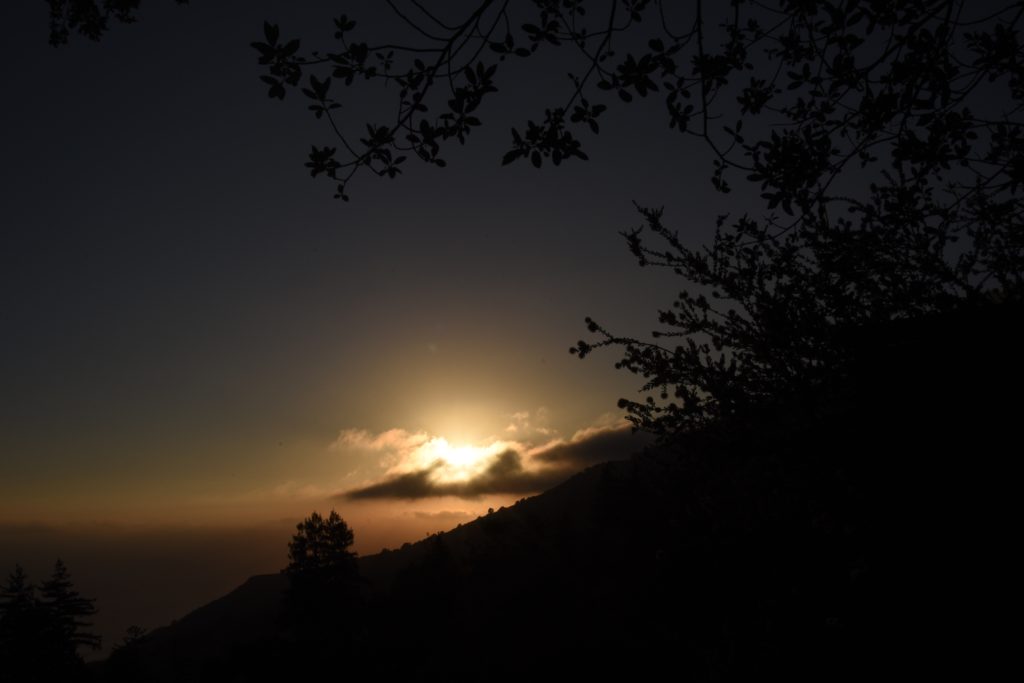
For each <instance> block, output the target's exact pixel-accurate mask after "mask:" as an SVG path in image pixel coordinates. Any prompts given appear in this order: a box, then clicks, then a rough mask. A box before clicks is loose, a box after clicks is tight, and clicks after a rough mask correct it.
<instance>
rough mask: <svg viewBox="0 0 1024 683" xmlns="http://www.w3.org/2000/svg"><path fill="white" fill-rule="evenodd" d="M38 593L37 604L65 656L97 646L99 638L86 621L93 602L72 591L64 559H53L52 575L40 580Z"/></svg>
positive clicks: (75, 655) (94, 609)
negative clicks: (38, 600)
mask: <svg viewBox="0 0 1024 683" xmlns="http://www.w3.org/2000/svg"><path fill="white" fill-rule="evenodd" d="M40 593H41V595H42V599H41V600H40V604H41V606H42V607H43V609H45V610H46V612H47V614H48V618H49V620H50V622H51V625H52V626H51V628H53V629H54V630H55V632H56V635H57V636H58V639H57V640H58V642H59V643H60V644H61V646H62V647H63V648H64V649H66V650H67V651H68V652H67V654H68V656H69V657H72V658H73V657H77V651H78V648H80V647H87V648H90V649H93V650H98V649H99V648H100V645H101V639H100V637H99V636H97V635H96V634H94V633H91V632H90V631H89V628H90V627H91V626H92V623H91V622H89V621H87V619H88V618H89V617H92V616H95V614H96V605H95V602H96V601H95V600H93V599H90V598H84V597H82V596H81V595H80V594H79V593H78V591H76V590H75V588H74V585H73V584H72V583H71V577H70V576H69V575H68V570H67V567H66V566H65V565H64V562H62V561H61V560H57V562H56V564H54V567H53V574H52V575H51V576H50V578H49V579H48V580H47V581H45V582H44V583H43V585H42V586H41V588H40Z"/></svg>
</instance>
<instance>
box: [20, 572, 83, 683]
mask: <svg viewBox="0 0 1024 683" xmlns="http://www.w3.org/2000/svg"><path fill="white" fill-rule="evenodd" d="M94 603H95V601H94V600H91V599H88V598H84V597H82V596H81V595H80V594H79V593H78V591H76V590H75V588H74V584H73V583H72V581H71V577H70V575H69V574H68V570H67V567H66V566H65V565H64V563H63V562H62V561H61V560H57V562H56V563H55V565H54V569H53V573H52V574H51V575H50V578H49V579H47V580H46V581H44V582H43V583H42V585H41V586H40V588H39V590H38V591H37V590H36V587H35V586H34V585H33V584H32V583H31V582H30V581H29V578H28V575H27V574H26V573H25V571H24V569H22V568H21V566H20V565H19V566H16V567H15V568H14V571H13V572H12V573H11V574H10V576H9V577H8V579H7V582H6V584H4V585H3V586H2V587H0V674H2V675H9V676H11V680H51V677H53V678H52V680H76V677H77V676H80V675H82V674H83V671H84V667H83V660H82V657H81V655H80V654H79V649H80V648H83V647H84V648H90V649H93V650H96V649H99V647H100V638H99V636H97V635H95V634H94V633H92V631H91V627H92V624H91V623H90V622H89V618H90V617H92V616H93V615H95V614H96V607H95V604H94ZM5 680H6V679H5Z"/></svg>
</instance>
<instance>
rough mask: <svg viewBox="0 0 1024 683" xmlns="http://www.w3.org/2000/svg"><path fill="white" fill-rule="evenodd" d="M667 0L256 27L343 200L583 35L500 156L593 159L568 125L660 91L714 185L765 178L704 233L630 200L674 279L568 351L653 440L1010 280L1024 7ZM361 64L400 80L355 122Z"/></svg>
mask: <svg viewBox="0 0 1024 683" xmlns="http://www.w3.org/2000/svg"><path fill="white" fill-rule="evenodd" d="M389 4H390V3H389ZM514 5H515V7H516V8H518V7H523V6H525V7H526V8H527V9H526V11H529V12H531V14H530V15H529V16H527V17H526V19H527V20H526V21H525V22H524V21H522V20H521V19H518V18H516V17H513V13H512V10H513V6H514ZM681 5H684V7H682V8H681V7H680V6H677V5H674V4H673V3H666V2H662V1H657V0H606V1H604V2H600V1H598V0H594V1H592V2H585V1H583V0H534V1H533V2H532V3H526V2H524V3H521V4H520V3H511V2H509V1H503V2H498V1H497V0H484V1H483V2H480V3H479V4H478V5H477V6H476V7H475V8H474V9H473V11H471V12H469V13H467V14H466V15H464V18H462V19H459V20H455V21H453V20H449V19H447V18H446V17H444V16H441V15H439V14H436V13H432V12H431V11H430V10H429V9H427V8H426V7H424V6H423V5H422V4H420V3H418V2H413V3H412V7H410V8H409V11H408V12H406V11H403V10H402V9H400V8H398V7H396V6H395V5H394V4H392V5H391V6H392V7H393V8H394V10H395V13H396V15H397V16H398V17H399V18H400V19H401V20H402V21H403V22H405V23H406V24H409V25H410V26H412V28H413V29H414V30H415V31H416V32H418V33H419V34H420V36H421V37H422V42H421V43H417V44H401V45H400V44H396V43H395V42H393V41H388V40H384V41H380V42H379V43H377V44H374V43H370V42H364V41H362V40H357V39H356V38H355V37H354V35H355V34H354V31H355V28H356V23H355V22H354V21H353V20H351V19H350V18H348V17H347V16H341V17H339V18H337V19H335V21H334V28H335V29H336V30H335V33H334V38H335V42H334V43H332V44H331V45H330V46H328V47H327V48H326V49H323V50H313V51H309V52H302V51H301V47H302V42H301V41H300V40H299V39H298V38H285V37H282V35H281V31H280V30H279V28H278V27H277V26H275V25H271V24H267V25H266V26H265V27H264V40H262V41H259V42H256V43H253V46H254V47H255V49H256V50H257V51H258V53H259V62H260V64H262V65H264V66H265V68H266V73H265V74H264V75H263V76H262V79H263V81H264V82H265V83H266V84H267V85H268V88H269V89H268V95H269V96H270V97H271V98H280V99H284V97H285V96H286V93H287V92H288V91H289V89H296V90H298V91H299V93H300V94H301V95H302V96H303V97H305V98H306V100H308V102H309V105H308V108H309V110H310V111H311V112H312V113H313V114H314V116H315V117H316V118H317V119H321V120H323V121H325V122H326V125H327V126H328V128H329V130H330V132H331V133H332V134H333V135H334V136H335V137H336V139H337V142H338V144H337V145H336V146H324V147H317V146H314V147H313V149H312V151H311V152H310V155H309V161H308V163H307V164H306V166H307V167H308V168H309V170H310V172H311V174H312V175H313V176H314V177H316V176H323V177H327V178H329V179H330V180H331V181H332V182H333V183H334V184H335V186H336V195H335V196H337V197H341V198H343V199H347V198H348V187H349V185H350V183H351V182H352V181H353V179H354V178H355V177H356V175H357V174H358V173H359V172H360V171H369V172H371V173H372V174H376V175H378V176H386V177H390V178H394V177H396V176H397V175H398V174H399V173H400V172H401V169H402V166H403V164H405V163H407V162H408V160H409V159H419V160H421V161H423V162H425V163H428V164H434V165H438V166H443V165H444V164H445V162H444V159H443V157H442V156H441V154H442V146H443V145H444V144H446V143H451V142H452V141H458V142H459V143H464V142H465V141H466V139H467V138H468V136H469V135H470V134H471V133H472V132H473V131H474V130H475V129H476V128H478V127H479V126H480V125H481V119H480V116H481V114H480V111H481V105H482V103H483V102H484V101H485V99H487V98H490V97H491V96H492V94H493V93H495V92H497V91H498V85H497V83H498V80H497V72H498V69H499V67H500V66H501V64H502V62H504V61H505V60H507V59H509V58H530V57H533V56H535V55H538V54H541V53H542V52H544V51H548V50H551V49H557V48H562V49H565V48H574V49H575V50H577V51H578V53H579V54H580V55H581V57H582V59H581V62H582V64H581V68H580V70H578V71H577V72H576V73H574V74H570V75H571V76H572V83H573V87H572V88H571V89H570V92H569V93H568V94H567V96H566V99H565V101H564V102H562V103H560V104H559V105H557V106H553V107H550V108H548V109H546V110H545V113H544V116H543V118H542V119H539V120H538V121H528V122H527V123H526V125H525V127H523V128H514V129H513V130H512V140H511V148H510V149H509V151H508V152H507V153H506V154H505V156H504V158H503V160H502V162H503V163H506V164H507V163H512V162H514V161H516V160H520V159H528V160H529V161H530V162H531V163H532V164H533V165H534V166H538V167H539V166H541V165H542V164H543V163H544V162H545V161H551V162H552V163H554V164H555V165H558V164H560V163H561V162H563V161H567V160H570V159H573V158H577V159H581V160H585V159H586V158H587V156H586V154H585V152H584V151H583V147H582V143H581V142H580V139H579V138H578V137H577V133H578V131H581V130H582V131H587V130H589V131H591V132H593V133H598V132H599V130H600V128H599V123H598V120H599V118H600V116H601V114H602V113H603V112H604V111H606V110H607V108H608V107H610V106H612V105H614V104H617V103H618V102H620V101H621V102H622V103H627V104H628V103H629V102H631V101H634V100H636V99H642V98H645V97H648V96H662V97H664V103H665V114H666V116H665V122H666V124H667V128H669V129H674V130H675V131H677V132H679V133H682V134H685V135H690V136H695V137H696V138H698V139H700V140H701V141H703V142H704V143H705V144H706V145H707V147H708V148H709V149H710V151H711V154H712V156H713V161H712V168H711V182H712V184H713V186H714V188H715V189H716V190H717V191H718V192H719V193H723V194H728V193H730V192H732V191H733V189H734V187H733V184H734V183H735V182H736V177H737V176H739V177H740V179H741V180H744V181H746V182H747V183H750V184H751V185H750V186H749V189H753V191H754V192H755V193H756V196H754V197H741V198H740V199H738V200H736V204H737V205H738V206H740V207H744V206H748V207H749V208H746V209H740V210H739V211H733V212H732V213H726V214H723V215H721V216H720V217H719V218H718V220H717V224H716V233H715V237H714V239H713V241H712V242H711V244H709V245H707V246H704V247H701V248H698V249H693V248H689V247H687V246H685V244H684V240H683V239H681V238H680V236H679V234H678V232H677V231H676V230H675V229H673V228H672V227H671V226H670V225H669V224H667V223H666V222H665V221H664V216H663V211H662V210H661V209H656V208H649V207H639V206H638V207H637V208H638V210H639V211H640V213H641V215H642V217H643V225H642V226H641V227H639V228H636V229H633V230H626V231H624V232H623V236H624V237H625V239H626V241H627V244H628V246H629V248H630V250H631V251H632V253H633V254H634V255H635V256H636V258H637V259H638V261H639V263H640V265H642V266H653V267H658V268H667V269H670V270H671V271H672V272H674V273H675V274H677V275H679V276H680V277H681V278H682V281H683V284H682V291H681V292H680V293H679V294H678V295H677V296H676V297H675V300H674V301H672V303H671V306H670V307H669V308H666V309H664V310H661V311H660V312H659V317H658V320H659V323H660V326H661V327H660V329H658V330H655V331H654V332H653V333H651V335H649V336H642V335H639V336H638V335H627V336H624V335H619V334H616V333H614V332H613V331H610V330H608V329H606V328H605V327H603V326H602V325H601V324H599V323H597V322H595V321H593V320H591V319H589V318H588V320H587V324H588V329H589V331H590V332H591V333H592V334H593V335H595V336H594V337H593V338H592V339H591V340H589V341H587V340H582V341H580V342H578V343H577V344H576V345H575V346H574V347H573V348H572V349H571V350H572V352H573V353H575V354H577V355H578V356H580V357H581V358H582V357H586V356H588V355H589V354H590V353H591V352H592V351H594V350H595V349H598V348H601V347H609V346H611V347H617V348H619V349H621V351H622V354H623V355H622V358H621V360H620V361H619V362H618V363H617V366H618V367H621V368H625V369H627V370H629V371H631V372H633V373H636V374H637V375H639V376H640V377H642V378H643V385H642V388H641V391H642V392H644V393H645V396H643V397H642V398H641V400H631V399H622V400H621V401H620V403H619V405H620V407H621V408H623V409H625V410H626V411H627V412H628V414H629V417H630V419H631V420H632V421H633V423H634V424H635V425H636V426H637V427H640V428H643V429H647V430H650V431H653V432H655V433H658V434H661V435H664V436H667V435H671V434H673V433H677V432H679V431H681V430H684V431H685V430H691V429H694V428H699V427H703V426H705V425H707V424H708V423H710V422H713V421H716V420H719V419H721V418H729V417H731V416H736V415H742V414H744V413H747V412H748V411H749V410H751V409H752V408H753V407H754V406H757V405H762V404H765V403H773V402H778V401H780V400H786V401H788V400H792V399H793V398H794V397H801V396H803V397H806V396H809V395H811V394H813V390H814V389H815V388H816V387H821V386H824V385H827V384H828V383H829V382H830V381H831V380H832V379H834V378H836V377H838V376H841V375H842V374H843V373H844V372H845V370H844V368H846V367H847V365H848V363H849V355H850V353H849V348H848V346H847V345H846V344H844V343H843V337H844V335H845V334H847V333H848V331H849V330H851V329H854V328H858V327H863V326H865V325H877V324H880V323H886V322H887V321H893V320H898V319H905V318H914V317H919V316H922V315H928V314H931V313H941V312H947V311H951V310H953V309H958V308H962V307H964V306H975V307H976V306H981V305H984V304H986V303H987V302H991V301H993V300H1001V301H1006V300H1011V301H1019V300H1020V299H1021V297H1022V294H1024V230H1022V229H1021V225H1022V223H1024V221H1022V216H1024V210H1022V209H1024V205H1022V202H1024V199H1022V197H1024V195H1022V193H1021V192H1020V185H1021V183H1022V182H1024V129H1022V126H1024V120H1022V105H1024V59H1022V50H1024V48H1022V43H1021V41H1020V39H1019V35H1018V33H1019V24H1020V21H1021V17H1022V15H1024V3H1022V2H1019V1H1016V2H1006V3H1004V4H1003V5H1001V6H999V7H988V6H980V5H976V4H975V3H967V2H963V1H962V0H874V1H858V0H847V1H843V2H839V1H835V2H804V1H801V0H778V1H777V2H776V3H773V4H771V5H769V4H766V3H762V2H755V1H753V0H734V1H733V2H732V3H730V5H729V7H728V8H727V9H726V8H724V7H723V6H717V7H716V8H715V9H714V10H709V9H708V8H707V6H706V4H705V3H702V2H697V3H694V4H690V3H685V4H683V3H681ZM592 10H596V12H595V11H592ZM680 27H681V28H680ZM644 38H646V39H647V40H646V41H644V40H643V39H644ZM623 52H624V54H623ZM373 83H379V84H383V85H391V86H395V89H394V90H393V91H392V92H394V93H397V103H396V107H395V110H394V115H393V116H392V117H391V118H389V119H387V120H384V121H379V122H370V123H368V124H366V125H365V134H364V133H362V132H354V131H362V130H363V128H362V127H361V126H360V127H355V126H352V125H351V122H346V121H343V120H342V119H341V117H340V111H339V110H340V109H341V107H342V104H343V102H344V99H343V97H342V96H341V95H339V94H338V89H339V88H344V87H348V88H355V87H363V86H367V87H368V86H369V85H371V84H373ZM754 188H756V189H754ZM745 189H746V188H745ZM746 194H748V195H749V194H750V192H749V191H748V192H747V193H746ZM758 204H760V206H758Z"/></svg>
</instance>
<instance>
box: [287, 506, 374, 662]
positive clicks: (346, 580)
mask: <svg viewBox="0 0 1024 683" xmlns="http://www.w3.org/2000/svg"><path fill="white" fill-rule="evenodd" d="M296 531H297V532H298V533H296V534H295V535H294V536H292V540H291V542H289V543H288V566H287V567H286V568H285V570H284V573H285V574H286V575H287V576H288V580H289V584H290V591H289V604H288V612H287V615H286V616H287V620H288V622H289V623H290V625H291V627H292V628H293V629H294V630H295V632H296V633H298V634H299V635H300V636H301V637H302V639H303V641H305V642H307V643H309V644H310V645H311V653H312V655H311V656H313V657H314V658H316V657H320V658H329V657H330V653H331V652H332V651H333V650H334V649H335V648H336V647H338V646H348V645H349V644H350V643H351V640H352V638H353V636H354V634H355V633H356V632H357V631H358V630H359V628H360V626H359V624H358V621H359V620H360V619H361V618H362V607H363V604H362V600H361V596H360V593H359V567H358V564H357V563H356V553H354V552H353V551H351V550H350V549H349V548H350V547H351V546H352V543H353V541H354V540H355V537H354V534H353V533H352V530H351V529H350V528H349V526H348V524H346V523H345V520H343V519H342V518H341V516H340V515H339V514H338V513H337V512H335V511H334V510H331V513H330V515H328V517H327V519H324V518H323V517H322V516H321V515H320V513H318V512H314V513H313V514H311V515H310V516H309V517H307V518H306V519H304V520H303V521H302V522H300V523H299V524H297V525H296ZM325 661H326V660H325Z"/></svg>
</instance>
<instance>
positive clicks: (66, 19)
mask: <svg viewBox="0 0 1024 683" xmlns="http://www.w3.org/2000/svg"><path fill="white" fill-rule="evenodd" d="M140 2H141V0H102V1H100V0H47V4H49V6H50V44H51V45H54V46H57V45H65V44H67V42H68V39H69V38H70V37H71V33H72V32H74V31H77V32H78V33H80V34H81V35H83V36H85V37H86V38H89V39H91V40H99V39H100V38H101V37H102V36H103V34H104V33H106V32H107V31H108V30H110V22H111V20H114V21H120V22H122V23H125V24H130V23H133V22H134V21H135V20H136V14H135V13H136V12H137V11H138V9H139V4H140ZM175 2H177V3H178V4H179V5H187V4H188V0H175Z"/></svg>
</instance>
